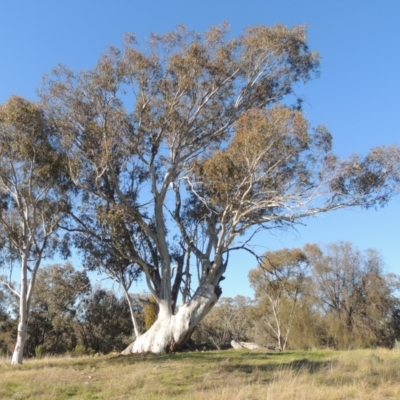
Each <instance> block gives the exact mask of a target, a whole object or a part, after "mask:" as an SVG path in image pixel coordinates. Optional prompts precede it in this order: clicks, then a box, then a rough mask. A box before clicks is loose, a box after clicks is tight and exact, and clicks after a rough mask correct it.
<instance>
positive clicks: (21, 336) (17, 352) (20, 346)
mask: <svg viewBox="0 0 400 400" xmlns="http://www.w3.org/2000/svg"><path fill="white" fill-rule="evenodd" d="M27 330H28V315H27V313H25V315H20V319H19V323H18V335H17V343H16V344H15V348H14V353H13V356H12V359H11V364H22V358H23V353H24V346H25V341H26V336H27Z"/></svg>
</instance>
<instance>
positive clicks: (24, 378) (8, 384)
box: [0, 350, 400, 400]
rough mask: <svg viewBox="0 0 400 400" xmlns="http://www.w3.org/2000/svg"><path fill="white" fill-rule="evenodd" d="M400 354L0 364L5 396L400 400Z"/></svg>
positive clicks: (228, 354)
mask: <svg viewBox="0 0 400 400" xmlns="http://www.w3.org/2000/svg"><path fill="white" fill-rule="evenodd" d="M399 367H400V352H398V351H395V350H392V351H389V350H358V351H349V352H332V351H313V352H304V351H303V352H302V351H296V352H284V353H278V354H271V353H255V352H247V351H243V352H237V351H234V350H229V351H223V352H206V353H180V354H170V355H163V356H152V355H145V356H140V357H134V356H132V357H125V358H119V357H115V358H110V357H107V356H104V357H98V358H90V357H84V358H48V359H44V360H37V361H36V360H31V361H26V362H25V363H24V364H23V365H22V366H11V365H10V364H9V363H7V362H6V361H4V360H3V361H0V398H1V399H146V400H147V399H157V400H159V399H178V398H181V399H191V400H192V399H193V400H195V399H207V400H208V399H218V400H220V399H226V400H235V399H271V400H280V399H290V400H292V399H296V400H297V399H307V400H312V399H353V398H354V399H374V400H378V399H382V398H385V399H390V398H392V399H399V398H400V368H399Z"/></svg>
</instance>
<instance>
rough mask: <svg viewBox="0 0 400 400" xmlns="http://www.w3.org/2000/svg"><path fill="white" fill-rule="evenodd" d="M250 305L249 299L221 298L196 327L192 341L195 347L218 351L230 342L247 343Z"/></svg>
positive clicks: (250, 333)
mask: <svg viewBox="0 0 400 400" xmlns="http://www.w3.org/2000/svg"><path fill="white" fill-rule="evenodd" d="M251 304H252V302H251V301H250V299H248V298H246V297H243V296H236V297H235V298H230V297H222V298H221V299H220V301H219V302H218V304H217V305H216V306H215V307H214V308H213V309H212V310H211V311H210V313H209V314H207V316H206V317H205V318H204V320H203V321H202V322H201V323H200V324H199V325H198V326H197V328H196V330H195V332H194V334H193V337H192V338H193V340H194V341H195V343H196V344H197V345H206V346H210V347H211V348H216V349H218V350H220V349H221V348H224V347H227V346H229V347H230V342H231V341H232V340H236V341H248V340H249V338H250V337H251V336H252V327H253V321H252V320H251V318H250V314H249V309H250V307H251Z"/></svg>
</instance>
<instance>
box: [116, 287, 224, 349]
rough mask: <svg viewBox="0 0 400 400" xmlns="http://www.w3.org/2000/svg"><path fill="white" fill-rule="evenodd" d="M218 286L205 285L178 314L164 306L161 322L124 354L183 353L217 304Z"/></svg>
mask: <svg viewBox="0 0 400 400" xmlns="http://www.w3.org/2000/svg"><path fill="white" fill-rule="evenodd" d="M217 300H218V296H217V294H216V293H215V286H214V285H211V284H203V285H201V286H200V287H199V288H198V289H197V291H196V293H195V294H194V296H193V298H192V299H191V300H190V301H189V302H188V303H186V304H183V305H181V306H180V307H179V308H178V310H177V312H176V313H175V314H172V312H171V311H170V310H169V308H168V307H166V306H164V304H162V303H161V304H160V311H159V314H158V317H157V320H156V321H155V322H154V324H153V325H152V327H151V328H150V329H149V330H148V331H147V332H146V333H144V334H142V335H141V336H140V337H138V338H137V339H136V340H135V341H134V342H133V343H132V344H131V345H130V346H128V348H127V349H125V350H124V351H123V352H122V354H124V355H126V354H130V353H133V354H139V353H147V352H150V353H154V354H161V353H166V352H167V353H169V352H173V351H177V350H180V349H181V348H182V346H183V345H184V344H185V342H186V341H187V339H188V338H189V337H190V335H191V334H192V332H193V330H194V328H195V327H196V325H197V324H198V323H199V322H200V321H201V320H202V319H203V318H204V317H205V315H206V314H207V313H208V312H209V311H210V310H211V308H212V307H213V306H214V304H215V303H216V302H217Z"/></svg>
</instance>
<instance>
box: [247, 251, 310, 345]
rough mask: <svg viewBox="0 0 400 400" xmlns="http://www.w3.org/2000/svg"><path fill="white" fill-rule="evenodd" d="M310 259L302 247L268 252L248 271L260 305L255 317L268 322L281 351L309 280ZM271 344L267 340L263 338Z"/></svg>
mask: <svg viewBox="0 0 400 400" xmlns="http://www.w3.org/2000/svg"><path fill="white" fill-rule="evenodd" d="M307 267H308V260H307V257H306V255H305V253H304V252H303V251H302V250H300V249H293V250H289V249H284V250H278V251H275V252H267V253H265V254H264V255H263V256H262V263H260V265H259V266H258V268H256V269H253V270H251V271H250V272H249V280H250V284H251V286H252V288H253V289H254V290H255V298H256V301H257V305H256V306H255V307H254V308H253V309H252V313H253V318H254V319H256V320H258V321H261V322H262V323H263V324H265V326H266V328H267V332H269V335H268V336H269V337H271V338H273V340H274V341H275V342H276V345H277V347H278V348H279V350H285V348H286V346H287V342H288V338H289V334H290V331H291V328H292V324H293V320H294V317H295V313H296V312H297V310H296V307H297V305H298V302H299V300H300V297H301V296H302V295H303V294H304V292H305V290H306V286H307V283H308V273H307ZM263 342H264V343H265V342H267V343H268V339H267V340H264V341H263Z"/></svg>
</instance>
